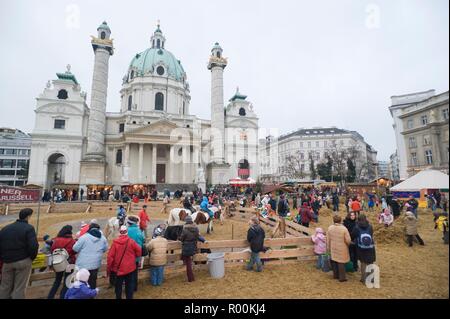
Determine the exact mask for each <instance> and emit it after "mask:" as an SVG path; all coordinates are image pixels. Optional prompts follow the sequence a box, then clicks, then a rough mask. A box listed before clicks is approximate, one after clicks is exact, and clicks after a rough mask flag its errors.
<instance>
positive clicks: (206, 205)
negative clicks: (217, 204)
mask: <svg viewBox="0 0 450 319" xmlns="http://www.w3.org/2000/svg"><path fill="white" fill-rule="evenodd" d="M200 209H201V210H202V211H204V212H205V213H208V214H209V217H210V218H213V217H214V213H213V212H212V210H210V209H209V201H208V197H206V196H203V200H202V203H201V204H200Z"/></svg>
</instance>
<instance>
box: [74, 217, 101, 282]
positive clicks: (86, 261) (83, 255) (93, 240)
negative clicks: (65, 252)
mask: <svg viewBox="0 0 450 319" xmlns="http://www.w3.org/2000/svg"><path fill="white" fill-rule="evenodd" d="M72 249H73V250H74V251H75V252H76V253H78V256H77V260H76V262H75V265H76V266H77V267H78V268H80V269H81V268H85V269H87V270H89V273H90V276H89V286H90V287H91V288H97V275H98V271H99V269H100V267H101V265H102V258H103V254H104V253H106V251H107V250H108V241H107V240H106V238H105V236H103V234H102V232H101V231H100V225H98V224H95V223H93V224H91V225H90V226H89V230H88V232H87V233H86V234H85V235H83V236H81V237H80V239H78V241H77V242H76V243H75V245H73V248H72Z"/></svg>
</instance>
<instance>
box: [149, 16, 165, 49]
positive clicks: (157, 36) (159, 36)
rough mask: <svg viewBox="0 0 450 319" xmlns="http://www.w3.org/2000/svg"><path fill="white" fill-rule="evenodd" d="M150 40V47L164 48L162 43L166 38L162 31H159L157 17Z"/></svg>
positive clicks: (159, 26) (159, 25) (159, 22)
mask: <svg viewBox="0 0 450 319" xmlns="http://www.w3.org/2000/svg"><path fill="white" fill-rule="evenodd" d="M151 42H152V48H158V49H161V48H162V49H164V44H165V42H166V38H165V37H164V36H163V33H162V31H161V21H160V20H159V19H158V22H157V24H156V30H155V32H154V33H153V36H152V38H151Z"/></svg>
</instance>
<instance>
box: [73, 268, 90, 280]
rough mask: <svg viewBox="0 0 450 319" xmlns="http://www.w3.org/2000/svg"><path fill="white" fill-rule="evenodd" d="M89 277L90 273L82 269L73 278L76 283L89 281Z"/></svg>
mask: <svg viewBox="0 0 450 319" xmlns="http://www.w3.org/2000/svg"><path fill="white" fill-rule="evenodd" d="M90 275H91V273H90V272H89V270H87V269H85V268H82V269H80V270H78V272H77V274H76V276H75V278H76V279H77V280H78V281H83V282H87V281H88V280H89V276H90Z"/></svg>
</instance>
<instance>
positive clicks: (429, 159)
mask: <svg viewBox="0 0 450 319" xmlns="http://www.w3.org/2000/svg"><path fill="white" fill-rule="evenodd" d="M425 160H426V161H427V164H428V165H432V164H433V152H432V151H431V150H426V151H425Z"/></svg>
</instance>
